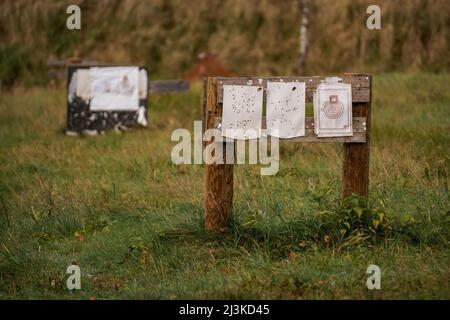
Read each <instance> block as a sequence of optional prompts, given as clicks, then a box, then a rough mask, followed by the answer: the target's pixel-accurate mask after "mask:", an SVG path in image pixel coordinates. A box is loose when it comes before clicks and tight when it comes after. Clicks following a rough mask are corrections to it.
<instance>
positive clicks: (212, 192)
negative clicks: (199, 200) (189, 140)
mask: <svg viewBox="0 0 450 320" xmlns="http://www.w3.org/2000/svg"><path fill="white" fill-rule="evenodd" d="M221 114H222V106H221V105H220V104H218V103H217V81H216V78H208V80H207V89H206V119H205V120H206V126H207V128H208V129H211V128H213V127H214V118H215V117H217V116H218V115H221ZM208 143H215V142H210V141H209V142H208ZM223 159H224V161H223V163H224V164H210V165H206V166H205V168H206V175H205V229H206V230H207V231H222V230H224V229H226V227H227V226H228V222H229V219H230V217H231V210H232V206H233V165H232V164H225V159H226V147H225V143H224V144H223Z"/></svg>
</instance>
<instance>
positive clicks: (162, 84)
mask: <svg viewBox="0 0 450 320" xmlns="http://www.w3.org/2000/svg"><path fill="white" fill-rule="evenodd" d="M148 87H149V89H148V91H149V92H150V93H156V92H158V93H164V92H175V91H188V90H189V88H190V85H189V81H187V80H150V81H149V83H148Z"/></svg>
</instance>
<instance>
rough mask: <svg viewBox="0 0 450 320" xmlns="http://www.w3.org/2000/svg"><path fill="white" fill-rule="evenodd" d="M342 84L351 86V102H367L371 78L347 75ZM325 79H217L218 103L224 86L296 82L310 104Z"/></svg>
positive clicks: (221, 99)
mask: <svg viewBox="0 0 450 320" xmlns="http://www.w3.org/2000/svg"><path fill="white" fill-rule="evenodd" d="M339 77H340V78H342V81H341V82H343V83H349V84H351V85H352V102H354V103H355V102H369V101H370V87H371V77H370V76H368V75H362V74H347V75H343V76H339ZM324 79H325V77H317V76H314V77H248V78H242V77H241V78H222V77H219V78H217V81H218V82H217V96H218V102H219V103H222V102H223V86H224V85H253V86H263V87H264V88H266V84H267V81H284V82H288V81H294V82H295V81H297V82H305V84H306V101H307V102H312V97H313V92H314V90H316V88H317V86H318V85H319V84H320V83H321V81H322V80H324Z"/></svg>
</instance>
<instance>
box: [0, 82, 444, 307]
mask: <svg viewBox="0 0 450 320" xmlns="http://www.w3.org/2000/svg"><path fill="white" fill-rule="evenodd" d="M449 81H450V75H445V74H443V75H432V74H412V75H400V74H389V75H380V76H376V77H375V79H374V92H373V97H374V102H373V130H372V148H371V165H370V179H371V185H370V198H369V203H365V202H364V201H362V200H361V199H357V198H353V199H350V201H348V202H345V203H341V201H340V200H339V198H340V183H341V181H340V178H341V167H340V166H341V155H342V154H341V151H342V150H341V146H340V145H338V144H314V145H310V144H284V145H282V147H281V150H280V152H281V163H280V171H279V172H278V174H277V175H276V176H260V175H259V167H258V166H249V165H239V166H236V170H235V197H234V217H233V220H232V223H231V226H230V231H229V232H226V233H225V234H222V235H217V234H208V233H205V232H204V231H203V208H202V207H203V187H204V185H203V184H204V166H202V165H195V166H188V165H182V166H175V165H173V164H172V163H171V161H170V151H171V148H172V147H173V146H174V144H175V143H172V142H171V141H170V134H171V132H172V130H173V129H175V128H179V127H184V128H188V129H190V130H192V129H193V120H195V119H196V120H199V119H200V118H201V117H200V107H199V98H200V88H199V87H198V86H195V87H194V89H193V91H192V92H191V93H180V94H173V95H166V96H160V97H157V96H154V97H151V99H150V106H149V108H150V114H149V120H150V121H149V123H150V127H149V128H148V129H136V130H131V131H127V132H126V133H123V134H117V133H115V132H110V133H108V134H106V135H102V136H97V137H89V138H87V137H85V138H73V137H68V136H65V135H64V134H63V129H64V127H65V116H66V102H65V92H64V90H63V89H32V90H25V89H21V88H17V89H15V90H14V91H12V92H8V93H3V94H2V95H1V96H0V197H1V203H0V298H3V299H17V298H25V299H42V298H50V299H58V298H64V299H87V298H90V297H96V298H97V299H103V298H107V299H111V298H112V299H117V298H126V299H140V298H144V299H147V298H156V299H160V298H168V299H182V298H200V299H202V298H212V299H215V298H224V299H228V298H230V299H236V298H254V299H255V298H263V299H266V298H275V299H278V298H281V299H317V298H331V299H348V298H356V299H399V298H408V299H409V298H410V299H420V298H426V299H428V298H438V299H449V298H450V286H449V285H448V284H449V283H450V258H449V240H450V205H449V190H448V184H449V168H450V157H449V152H448V150H449V146H450V145H449V142H450V91H449V90H448V83H449ZM374 220H378V221H380V220H381V222H380V224H379V225H378V227H377V228H375V225H374ZM344 230H345V231H344ZM72 262H76V263H77V264H78V265H79V266H80V267H81V271H82V290H79V291H76V292H69V291H68V290H67V289H66V285H65V283H66V279H67V275H66V273H65V271H66V268H67V266H68V265H69V264H71V263H72ZM370 264H376V265H379V266H380V268H381V271H382V277H381V286H382V289H381V290H375V291H370V290H368V289H367V288H366V287H365V282H366V278H367V275H366V269H367V267H368V266H369V265H370Z"/></svg>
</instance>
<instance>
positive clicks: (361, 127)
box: [214, 117, 366, 143]
mask: <svg viewBox="0 0 450 320" xmlns="http://www.w3.org/2000/svg"><path fill="white" fill-rule="evenodd" d="M221 122H222V118H221V117H216V118H215V119H214V127H215V128H218V126H219V124H220V123H221ZM261 126H262V128H263V129H265V128H266V117H263V120H262V124H261ZM280 142H304V143H322V142H329V143H365V142H366V117H353V136H351V137H323V138H319V137H318V136H317V135H316V134H315V133H314V118H312V117H306V118H305V136H304V137H296V138H290V139H284V138H280Z"/></svg>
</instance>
